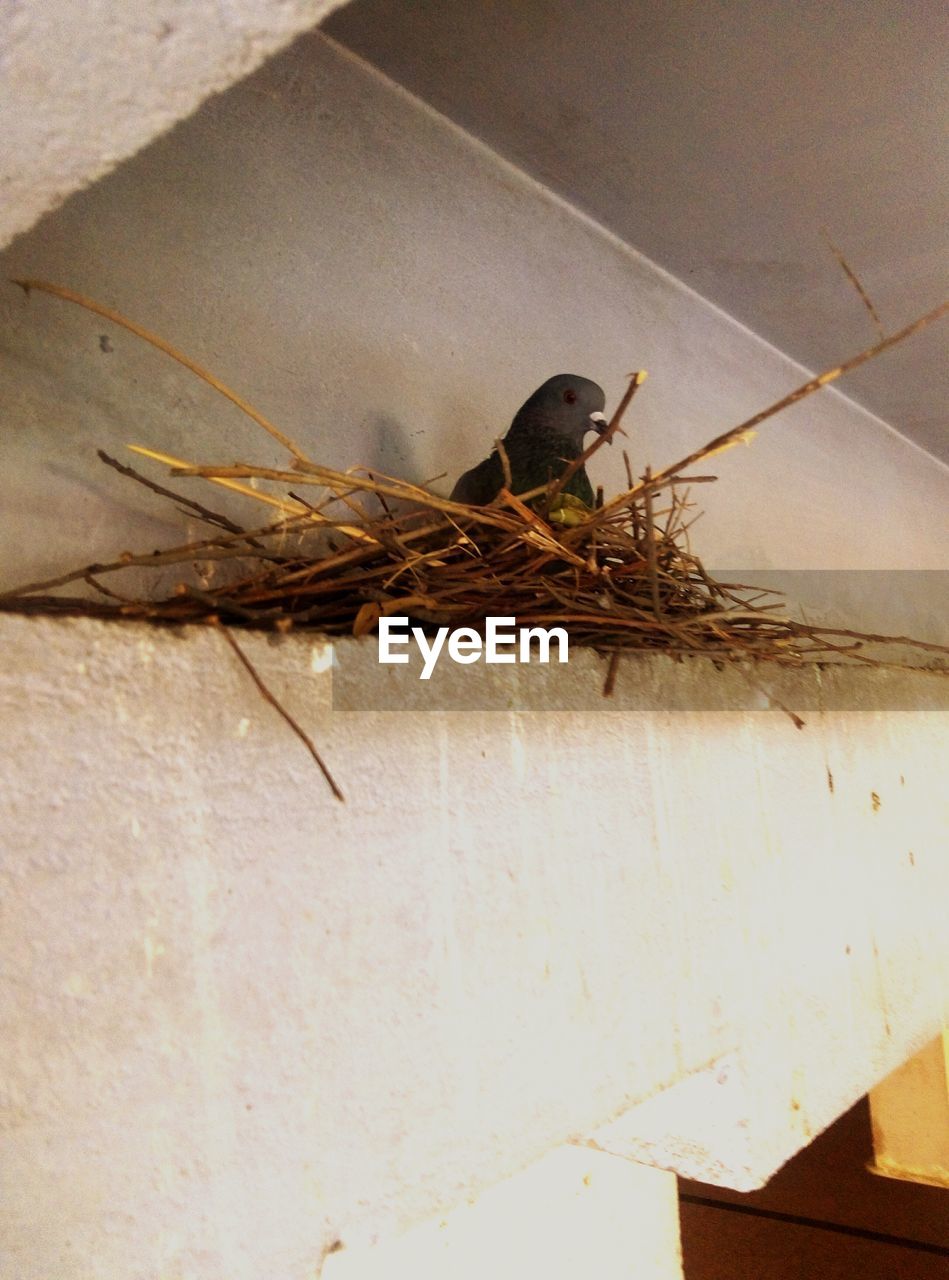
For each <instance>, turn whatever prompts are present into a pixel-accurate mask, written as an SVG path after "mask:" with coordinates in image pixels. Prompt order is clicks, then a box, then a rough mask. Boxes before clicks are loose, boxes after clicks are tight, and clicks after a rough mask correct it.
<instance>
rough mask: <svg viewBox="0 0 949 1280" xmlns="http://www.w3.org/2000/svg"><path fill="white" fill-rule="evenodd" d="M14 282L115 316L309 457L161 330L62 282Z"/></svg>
mask: <svg viewBox="0 0 949 1280" xmlns="http://www.w3.org/2000/svg"><path fill="white" fill-rule="evenodd" d="M11 284H16V285H19V286H20V288H21V289H22V290H23V292H24V293H25V294H27V296H29V293H30V291H31V290H32V289H36V290H37V291H38V292H40V293H50V294H52V295H53V297H55V298H62V299H63V300H64V301H65V302H74V303H75V304H76V305H77V306H79V307H85V309H86V310H87V311H93V312H95V314H96V315H98V316H102V317H103V318H104V319H106V320H111V321H112V323H113V324H117V325H121V326H122V328H123V329H128V331H129V333H134V334H135V336H136V337H137V338H142V339H143V340H144V341H145V342H149V343H151V345H152V346H153V347H157V348H158V350H159V351H164V353H165V355H166V356H171V358H172V360H177V361H178V363H179V364H182V365H184V367H185V368H186V369H188V370H190V371H191V373H193V374H194V375H195V376H196V377H198V378H200V379H201V380H202V382H206V383H207V384H208V386H209V387H213V388H214V390H215V391H219V392H220V393H221V395H222V396H224V397H225V399H227V400H230V402H231V403H232V404H235V405H237V407H238V409H240V410H241V412H242V413H246V414H247V416H248V418H251V419H252V420H253V421H254V422H256V423H257V425H258V426H259V427H263V429H264V430H265V431H266V432H267V433H268V435H271V436H273V438H274V439H275V440H276V441H277V442H278V443H279V444H282V445H283V447H284V448H285V449H286V450H287V451H288V453H292V454H293V456H294V457H295V458H305V456H306V455H305V454H304V452H303V450H302V449H301V448H300V446H299V445H298V444H296V443H295V442H294V441H293V440H291V439H290V437H289V436H288V435H286V434H285V433H284V432H283V431H281V430H280V428H279V427H275V426H274V424H273V423H272V422H271V421H270V420H269V418H265V417H264V415H263V414H262V413H259V412H258V411H257V410H256V409H255V408H254V406H253V405H252V404H250V403H249V402H248V401H247V400H245V399H244V398H243V396H239V395H238V394H237V392H236V391H232V390H231V388H230V387H229V386H227V384H226V383H224V382H222V381H221V379H220V378H217V377H215V376H214V374H213V373H211V371H210V370H209V369H205V368H204V366H203V365H200V364H198V363H197V361H196V360H192V359H191V357H190V356H187V355H185V353H184V352H183V351H179V350H178V348H177V347H173V346H172V345H171V343H170V342H166V341H165V339H164V338H160V337H159V336H158V334H157V333H152V331H151V330H150V329H146V328H145V327H144V325H140V324H136V322H135V321H134V320H129V318H128V317H127V316H124V315H122V313H121V312H120V311H114V310H113V309H112V308H111V307H106V306H104V305H103V304H102V303H101V302H96V301H95V299H94V298H87V297H86V295H85V294H83V293H76V292H75V291H74V290H73V289H67V288H65V287H64V286H63V285H60V284H51V283H50V282H49V281H48V280H12V281H11Z"/></svg>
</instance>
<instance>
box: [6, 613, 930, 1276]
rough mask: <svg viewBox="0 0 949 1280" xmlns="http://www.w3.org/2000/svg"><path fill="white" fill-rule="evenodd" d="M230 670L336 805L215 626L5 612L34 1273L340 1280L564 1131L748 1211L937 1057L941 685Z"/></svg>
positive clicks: (362, 648) (292, 651) (643, 674)
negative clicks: (800, 708)
mask: <svg viewBox="0 0 949 1280" xmlns="http://www.w3.org/2000/svg"><path fill="white" fill-rule="evenodd" d="M241 644H242V645H243V646H244V648H245V650H246V652H247V653H248V655H249V656H250V657H251V659H252V661H253V662H254V663H255V664H256V666H257V668H258V669H259V671H260V672H261V674H262V676H263V677H264V679H265V680H266V681H267V682H268V684H269V685H270V687H271V688H272V689H273V691H274V693H275V694H276V695H277V696H278V697H279V698H281V699H282V700H283V702H284V703H285V704H286V705H287V706H288V707H290V708H291V709H292V711H293V714H294V715H295V716H296V717H297V719H298V720H299V721H300V722H301V724H303V725H304V726H305V728H306V729H307V731H308V732H310V733H311V734H312V736H313V737H314V739H315V740H316V742H317V744H318V745H319V746H320V747H321V749H322V750H323V751H324V753H325V755H326V758H327V761H328V763H329V764H330V766H331V768H332V769H333V771H334V773H335V774H336V776H337V778H338V780H339V782H340V784H341V786H342V788H343V790H344V792H345V794H346V803H345V804H340V803H339V802H337V801H336V800H334V799H333V797H332V796H331V795H330V793H329V791H328V789H327V787H326V785H325V783H324V781H323V779H322V778H321V777H320V776H319V774H318V773H317V771H316V770H315V768H314V767H313V764H312V761H311V760H310V758H309V757H308V756H307V754H306V753H305V751H304V750H303V748H302V746H301V744H300V743H299V742H298V740H297V739H296V738H295V737H293V736H292V735H291V734H290V733H289V731H288V730H287V727H286V725H285V724H284V723H283V721H282V720H280V718H279V717H278V716H277V715H276V714H275V712H274V711H273V709H272V708H271V707H269V706H268V705H266V704H265V703H264V702H262V701H261V699H260V698H259V695H258V694H257V692H256V691H255V689H254V687H253V685H252V684H251V682H250V680H249V679H248V676H247V674H246V672H245V671H244V670H243V669H242V668H241V667H240V665H239V664H238V663H237V661H236V659H235V657H234V655H233V654H232V653H231V651H230V650H229V649H228V648H227V647H226V646H225V644H224V641H223V638H222V637H221V636H220V635H218V634H216V633H215V632H214V631H213V630H211V629H190V630H188V631H186V632H183V633H180V634H179V633H177V632H172V631H169V630H157V629H153V628H149V627H147V626H144V625H138V624H135V625H123V624H108V623H101V622H93V621H89V620H39V619H27V618H22V617H16V616H12V615H7V616H4V617H2V618H0V646H2V650H3V653H4V664H3V671H2V674H0V753H2V756H3V761H4V765H3V772H2V783H0V785H2V791H3V798H2V809H3V814H4V827H3V844H4V856H3V862H2V869H0V875H2V881H3V884H2V895H0V896H2V901H3V903H4V923H3V954H4V971H3V987H2V1008H0V1017H2V1021H3V1033H2V1043H3V1045H4V1058H5V1061H4V1080H5V1085H4V1094H3V1110H2V1113H0V1129H2V1141H3V1145H4V1159H5V1164H6V1170H7V1179H8V1183H7V1185H8V1188H9V1193H8V1197H7V1204H6V1216H5V1219H4V1226H3V1235H2V1245H3V1247H4V1248H5V1250H6V1251H7V1255H8V1256H9V1257H11V1258H13V1259H15V1261H16V1269H15V1273H16V1274H18V1275H19V1276H21V1277H23V1278H24V1280H40V1277H43V1278H44V1280H45V1278H46V1277H48V1276H49V1275H56V1276H57V1277H60V1278H61V1280H79V1278H80V1277H82V1278H83V1280H87V1277H88V1276H89V1274H90V1273H89V1267H90V1262H91V1260H95V1262H96V1265H97V1266H98V1268H99V1270H98V1272H97V1274H101V1275H103V1276H108V1275H113V1274H115V1275H118V1274H128V1271H129V1269H130V1268H132V1269H134V1270H136V1271H137V1272H138V1273H140V1274H144V1275H165V1274H172V1273H175V1272H176V1269H177V1270H178V1271H181V1272H182V1273H185V1274H189V1275H194V1276H195V1277H200V1280H218V1278H220V1280H224V1278H225V1277H226V1278H227V1280H243V1278H245V1277H246V1278H247V1280H250V1278H252V1277H253V1278H257V1277H264V1276H273V1275H277V1274H279V1275H282V1276H292V1277H296V1276H299V1277H303V1276H309V1275H312V1274H313V1271H314V1270H315V1268H316V1265H317V1264H318V1262H319V1259H320V1258H322V1257H323V1254H324V1252H325V1251H326V1250H327V1249H328V1248H329V1246H330V1245H332V1244H333V1243H334V1242H336V1241H338V1240H341V1241H342V1242H343V1243H344V1245H345V1246H346V1247H347V1248H354V1247H356V1246H357V1245H359V1244H363V1245H368V1244H371V1243H373V1242H374V1241H377V1240H379V1239H381V1238H383V1237H385V1236H387V1235H390V1234H391V1233H393V1232H397V1231H401V1230H404V1229H405V1228H407V1227H409V1226H411V1225H412V1224H413V1223H415V1222H418V1221H421V1220H423V1219H425V1218H427V1217H431V1216H432V1215H433V1214H437V1213H440V1212H442V1211H443V1210H446V1209H448V1208H450V1207H451V1206H452V1205H455V1204H457V1203H459V1202H461V1201H463V1200H465V1199H466V1197H469V1196H474V1195H477V1194H479V1193H480V1192H482V1191H483V1190H485V1189H486V1188H487V1187H489V1186H491V1185H492V1184H494V1183H496V1182H497V1181H498V1180H500V1179H502V1178H504V1177H507V1176H510V1175H512V1174H514V1173H516V1172H517V1171H518V1170H519V1169H522V1168H525V1167H526V1166H527V1165H529V1164H531V1163H532V1162H533V1161H535V1160H537V1159H539V1158H541V1157H542V1156H544V1155H545V1153H547V1152H548V1151H550V1150H551V1149H552V1148H554V1147H555V1146H557V1145H559V1144H561V1143H563V1142H564V1141H565V1140H568V1139H571V1138H573V1139H575V1140H576V1141H579V1142H586V1141H588V1140H590V1139H591V1137H592V1140H593V1141H594V1142H596V1143H597V1144H598V1145H601V1146H604V1147H608V1148H609V1149H612V1150H622V1152H623V1154H626V1155H634V1156H635V1157H636V1158H638V1159H642V1160H646V1161H651V1162H652V1163H655V1164H659V1165H663V1166H665V1167H667V1168H672V1169H681V1170H682V1171H683V1172H688V1173H690V1174H692V1175H694V1176H703V1177H704V1176H707V1177H711V1178H714V1179H717V1180H718V1181H721V1182H724V1183H725V1185H731V1186H748V1185H754V1184H755V1183H756V1182H760V1181H761V1180H763V1179H765V1178H766V1177H767V1176H768V1175H769V1174H770V1173H771V1172H772V1171H773V1169H774V1168H775V1167H776V1166H777V1165H778V1164H780V1163H781V1162H782V1161H783V1160H784V1159H786V1158H788V1157H789V1156H790V1155H791V1154H793V1153H794V1152H795V1151H796V1150H798V1149H800V1148H801V1147H802V1146H804V1145H805V1144H806V1143H807V1142H808V1141H809V1139H810V1138H811V1137H812V1136H813V1135H814V1134H815V1133H816V1132H818V1131H819V1130H820V1129H822V1128H823V1127H824V1126H825V1125H827V1124H829V1123H830V1122H831V1121H832V1120H833V1119H834V1118H835V1117H836V1116H837V1115H838V1114H840V1113H841V1112H842V1111H843V1110H844V1109H846V1108H847V1107H848V1106H850V1105H851V1104H852V1103H853V1101H854V1100H855V1099H856V1098H858V1097H859V1096H861V1095H862V1094H863V1093H865V1092H866V1091H867V1089H868V1088H869V1087H870V1086H871V1085H873V1084H874V1083H876V1082H877V1081H878V1080H879V1079H881V1078H882V1077H883V1076H884V1075H885V1074H886V1073H887V1072H888V1071H890V1070H892V1069H893V1068H894V1067H896V1066H898V1065H899V1064H900V1063H901V1062H902V1061H904V1060H905V1059H906V1058H907V1057H908V1056H910V1055H911V1054H912V1053H913V1052H914V1051H915V1050H916V1049H918V1048H919V1047H920V1046H922V1045H923V1044H924V1043H925V1042H926V1041H927V1040H929V1039H931V1038H932V1036H933V1035H934V1034H936V1032H937V1031H938V1030H939V1028H940V1027H941V1025H942V1022H943V1018H944V1014H945V1005H946V1000H945V993H946V989H947V984H946V981H945V975H946V970H947V968H949V964H947V960H949V957H947V954H946V952H947V945H946V935H945V928H944V911H943V905H944V903H945V901H946V895H947V889H949V884H947V878H949V868H947V863H946V859H945V856H944V844H945V834H944V833H945V821H946V810H945V806H946V797H945V787H944V767H943V761H944V759H945V746H946V734H947V728H949V713H947V709H946V705H945V695H944V694H943V695H942V697H943V701H942V703H940V702H939V701H938V700H937V698H936V696H935V695H934V692H933V691H934V690H942V689H943V688H944V684H945V682H942V681H938V680H935V679H934V678H932V677H928V678H927V677H923V676H915V677H914V676H906V677H897V676H896V674H895V673H891V672H875V671H866V670H860V671H855V672H851V673H849V675H848V676H847V677H845V678H844V677H839V678H838V680H837V693H836V694H835V693H834V691H833V684H834V682H833V681H832V680H831V679H830V677H829V675H828V674H827V673H824V675H823V676H819V675H818V674H817V673H814V672H811V673H809V674H808V673H790V674H789V675H787V676H786V677H785V678H784V682H783V684H782V686H781V689H780V693H781V699H782V701H784V702H788V701H789V700H790V701H791V702H792V703H793V702H794V701H795V697H796V696H799V697H800V699H801V703H802V704H803V703H805V702H807V701H808V700H812V701H814V700H815V699H816V694H817V693H820V695H821V697H822V698H823V699H824V709H823V710H821V709H815V710H814V711H813V712H810V713H808V715H807V716H806V719H807V725H806V728H805V729H804V730H798V729H796V728H795V727H794V726H793V724H792V723H791V721H790V720H789V719H788V717H787V716H786V715H785V714H784V713H783V712H781V711H777V710H771V709H769V708H768V705H767V698H766V696H765V695H764V694H762V693H761V692H760V691H759V690H756V689H754V688H752V687H751V686H749V685H748V683H747V682H746V681H743V680H742V679H741V677H740V674H738V673H734V672H721V673H720V672H717V671H716V670H715V668H714V667H713V666H712V665H711V664H710V663H706V662H695V663H689V664H677V663H674V662H671V661H668V660H666V659H663V658H662V657H659V656H657V657H654V658H650V659H648V660H642V661H634V660H632V659H631V660H630V661H629V662H627V663H626V664H624V666H623V668H622V669H621V672H620V680H619V682H618V689H617V694H616V695H615V698H614V699H613V700H611V701H610V702H605V701H604V700H603V699H602V698H601V696H600V692H599V689H600V681H601V679H602V675H603V663H602V662H601V660H600V659H598V658H597V657H596V656H595V655H593V654H592V653H580V652H577V653H574V654H573V655H572V657H571V661H570V663H569V664H568V666H567V667H566V668H562V667H550V668H546V669H542V668H533V667H532V668H528V667H517V668H507V667H501V668H484V667H482V668H477V667H456V668H454V669H453V670H448V669H447V668H445V669H444V672H445V676H446V681H447V683H444V684H442V685H441V686H440V687H439V685H438V682H439V680H440V678H441V674H442V669H441V668H440V670H439V674H438V675H437V676H436V677H435V678H434V679H433V680H432V681H431V682H430V684H431V686H432V689H431V694H432V697H433V702H432V704H431V706H430V707H429V708H426V707H425V705H424V704H423V703H421V702H420V701H419V698H420V697H421V694H420V693H419V690H420V689H421V688H422V687H423V686H422V682H420V681H419V680H418V679H417V671H415V670H413V669H412V668H411V667H406V668H386V669H385V678H386V680H387V681H393V682H395V681H401V682H402V687H403V689H404V691H405V697H404V699H403V701H402V708H403V709H401V710H384V709H377V708H374V707H373V706H372V705H367V702H366V701H365V700H363V701H360V699H359V697H358V696H357V694H358V691H359V689H360V686H361V687H362V688H363V690H364V691H365V690H368V691H369V693H370V695H371V693H372V689H373V687H374V686H373V682H374V681H375V680H376V679H377V678H378V675H379V668H378V666H377V664H376V655H375V646H374V644H373V643H372V642H371V641H369V642H361V643H357V642H353V641H344V642H342V643H339V644H337V645H334V646H329V645H327V644H326V643H325V642H324V641H322V640H319V639H315V638H311V637H307V636H305V635H291V636H289V637H285V638H277V637H271V636H266V635H252V634H247V635H243V636H242V637H241ZM531 672H534V673H538V672H540V673H543V680H544V681H545V682H546V683H543V682H542V683H539V684H538V685H537V686H535V687H531V686H530V684H529V681H528V673H531ZM473 673H480V677H481V678H482V679H483V680H484V681H488V678H489V676H490V681H491V690H490V691H493V695H494V696H498V695H499V694H503V693H504V691H505V689H506V690H507V707H506V709H502V710H496V709H494V710H492V709H485V703H484V701H483V699H482V698H481V696H480V695H479V696H477V697H476V696H475V695H474V689H473V687H471V688H469V685H470V684H471V682H472V681H474V683H475V684H476V683H477V678H478V677H477V676H475V675H474V674H473ZM907 681H908V682H909V685H906V682H907ZM452 682H454V690H455V694H454V706H455V709H454V710H451V709H449V708H450V706H451V705H452V695H451V687H452ZM815 682H820V683H821V688H820V689H816V687H815ZM848 682H849V688H845V686H846V685H847V684H848ZM392 687H393V688H394V687H395V686H394V684H393V686H392ZM545 690H546V692H545ZM663 690H664V691H665V701H664V703H662V704H660V705H657V697H658V695H659V693H660V692H661V691H663ZM908 690H915V693H913V692H910V691H908ZM488 691H489V690H487V688H486V690H485V696H487V692H488ZM843 693H846V694H847V697H846V698H843V697H842V695H843ZM410 694H411V697H410V696H409V695H410ZM463 694H464V696H462V695H463ZM838 695H840V696H838ZM913 698H915V699H916V702H915V704H913V703H912V699H913ZM439 700H440V701H439ZM835 707H836V708H837V709H835ZM855 708H858V709H855ZM927 708H928V709H927ZM712 1063H715V1064H717V1066H716V1069H715V1070H714V1071H712V1072H711V1073H709V1072H708V1069H709V1064H712ZM722 1064H724V1065H722ZM703 1072H705V1073H706V1074H705V1075H703ZM690 1081H691V1082H692V1084H690V1083H689V1082H690ZM670 1086H674V1087H670ZM662 1090H666V1093H665V1094H663V1093H662V1092H661V1091H662ZM696 1093H697V1094H698V1095H699V1101H700V1102H701V1101H702V1099H703V1098H704V1099H705V1100H706V1101H708V1100H711V1101H712V1102H713V1104H714V1101H715V1100H716V1099H717V1098H721V1097H725V1096H726V1095H729V1093H730V1095H731V1103H730V1104H729V1105H730V1106H731V1107H732V1111H731V1113H730V1114H731V1116H732V1117H733V1118H734V1121H735V1124H736V1125H737V1126H738V1131H739V1133H740V1135H741V1137H740V1138H736V1133H735V1129H734V1126H733V1125H732V1124H731V1122H729V1124H727V1125H721V1126H719V1129H718V1132H716V1129H715V1125H714V1124H710V1123H709V1119H708V1116H707V1115H704V1114H703V1112H704V1110H706V1109H707V1108H703V1106H702V1105H696V1102H695V1097H694V1096H692V1095H693V1094H696ZM650 1097H655V1098H658V1099H662V1098H663V1097H664V1098H665V1100H666V1103H665V1105H666V1110H665V1114H664V1115H661V1116H659V1117H658V1118H657V1117H656V1115H655V1112H653V1113H652V1118H651V1119H650V1118H649V1116H648V1115H646V1113H645V1111H644V1112H643V1113H641V1114H642V1117H643V1118H642V1120H641V1121H640V1122H638V1121H637V1118H636V1113H637V1110H638V1107H637V1104H639V1103H642V1102H643V1101H644V1100H646V1099H649V1098H650ZM649 1105H650V1104H649V1103H648V1102H646V1107H648V1106H649ZM616 1123H619V1124H623V1125H625V1130H624V1131H623V1132H622V1133H619V1132H613V1133H612V1135H610V1134H608V1133H605V1132H604V1126H607V1125H610V1124H616ZM663 1126H664V1128H663ZM663 1135H665V1136H663ZM624 1144H625V1145H624ZM650 1144H651V1146H650Z"/></svg>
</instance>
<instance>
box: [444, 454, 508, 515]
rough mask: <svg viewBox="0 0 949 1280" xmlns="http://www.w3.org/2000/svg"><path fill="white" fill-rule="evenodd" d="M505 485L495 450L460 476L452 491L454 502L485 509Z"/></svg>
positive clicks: (499, 460) (502, 471)
mask: <svg viewBox="0 0 949 1280" xmlns="http://www.w3.org/2000/svg"><path fill="white" fill-rule="evenodd" d="M503 483H504V470H503V468H502V466H501V459H500V458H499V457H498V454H497V450H495V451H494V452H493V453H492V454H491V456H490V457H488V458H485V459H484V461H483V462H479V463H478V465H477V466H476V467H472V468H471V470H470V471H466V472H465V474H464V475H463V476H460V477H459V479H458V481H457V483H456V484H455V487H454V489H452V491H451V501H452V502H467V503H468V504H469V506H472V507H484V506H487V504H488V503H489V502H493V501H494V499H495V498H496V497H497V496H498V492H499V490H500V488H501V485H502V484H503Z"/></svg>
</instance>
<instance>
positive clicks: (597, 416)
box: [451, 373, 607, 507]
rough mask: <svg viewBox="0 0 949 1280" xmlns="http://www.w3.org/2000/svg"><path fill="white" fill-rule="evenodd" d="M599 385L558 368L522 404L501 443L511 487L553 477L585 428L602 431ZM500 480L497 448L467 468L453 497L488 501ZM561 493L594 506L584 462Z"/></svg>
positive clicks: (577, 449) (578, 446) (579, 445)
mask: <svg viewBox="0 0 949 1280" xmlns="http://www.w3.org/2000/svg"><path fill="white" fill-rule="evenodd" d="M605 404H606V397H605V396H604V394H603V390H602V388H601V387H598V386H597V384H596V383H595V382H591V381H590V379H589V378H581V377H580V376H579V375H578V374H570V373H558V374H557V375H556V376H555V377H553V378H548V380H547V381H546V382H545V383H544V384H543V385H542V386H540V387H538V388H537V390H536V391H535V392H534V394H533V395H532V396H531V397H530V398H529V399H528V400H526V401H525V402H524V404H523V405H521V407H520V409H518V411H517V413H516V414H515V415H514V420H513V421H512V423H511V425H510V427H508V430H507V434H506V435H505V436H504V437H503V439H502V441H501V443H502V444H503V446H504V452H505V454H506V455H507V460H508V465H509V466H510V469H511V482H510V491H511V493H514V494H518V493H526V492H527V491H528V490H529V489H536V488H538V487H539V486H540V485H546V484H547V483H548V481H549V480H551V479H554V480H556V479H557V478H558V477H559V476H560V475H562V473H563V472H564V471H565V470H566V468H567V466H568V465H569V463H570V462H572V461H573V459H574V458H578V457H579V456H580V454H581V453H582V452H583V440H584V437H585V436H586V435H587V433H588V432H590V431H598V432H599V433H600V434H601V435H602V433H603V432H604V431H605V430H606V427H607V421H606V417H605V415H604V413H603V408H604V405H605ZM504 484H505V474H504V464H503V462H502V460H501V456H500V454H499V452H498V450H497V449H494V450H492V452H491V454H490V455H489V456H488V457H487V458H485V459H484V461H483V462H479V463H478V465H477V466H476V467H472V468H471V470H470V471H466V472H465V473H464V475H463V476H461V477H460V479H459V480H458V482H457V483H456V484H455V487H454V489H452V492H451V497H452V501H454V502H466V503H468V504H469V505H471V506H479V507H480V506H487V504H488V503H489V502H493V501H494V499H495V498H496V497H497V495H498V493H499V492H500V490H501V488H502V487H503V486H504ZM564 493H570V494H573V496H574V497H576V498H579V499H580V501H581V502H584V503H586V505H587V506H588V507H592V506H593V487H592V486H591V484H590V480H589V477H588V476H587V473H586V470H585V469H584V468H583V467H579V468H578V469H577V470H576V471H575V472H574V474H573V475H572V476H571V477H570V479H569V480H568V482H567V484H566V486H565V487H564Z"/></svg>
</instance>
